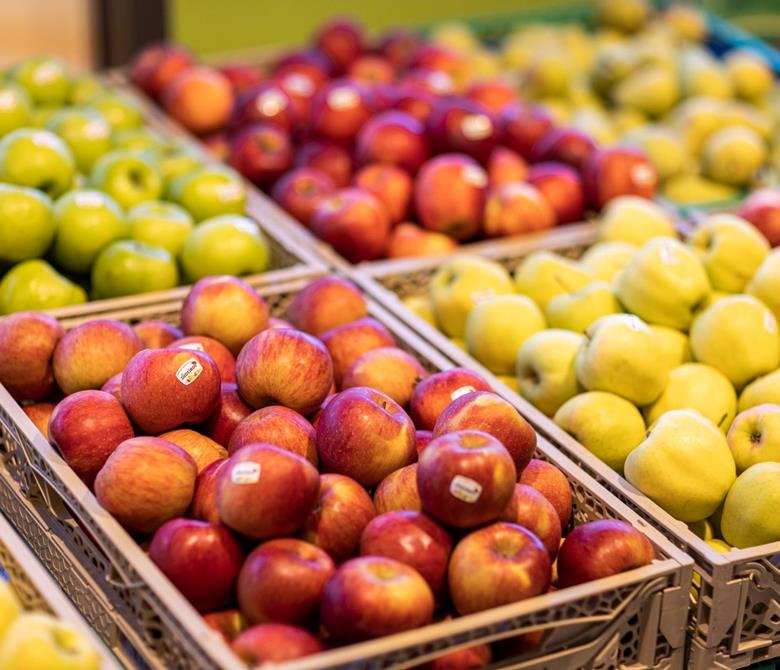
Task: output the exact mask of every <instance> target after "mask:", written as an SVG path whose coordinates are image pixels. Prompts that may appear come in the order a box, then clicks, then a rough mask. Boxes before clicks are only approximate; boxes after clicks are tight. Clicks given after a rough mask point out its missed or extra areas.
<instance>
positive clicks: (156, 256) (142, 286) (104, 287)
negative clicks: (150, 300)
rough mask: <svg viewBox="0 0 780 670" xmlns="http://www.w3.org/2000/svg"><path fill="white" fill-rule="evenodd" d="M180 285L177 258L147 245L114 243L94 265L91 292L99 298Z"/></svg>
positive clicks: (128, 241)
mask: <svg viewBox="0 0 780 670" xmlns="http://www.w3.org/2000/svg"><path fill="white" fill-rule="evenodd" d="M178 284H179V268H178V266H177V265H176V259H175V258H174V257H173V256H172V255H171V254H170V252H168V251H167V250H166V249H163V248H162V247H154V246H152V245H151V244H146V243H145V242H136V241H135V240H119V241H118V242H112V243H111V244H109V245H108V246H107V247H105V248H104V249H103V251H101V252H100V255H99V256H98V257H97V260H96V261H95V264H94V265H93V266H92V290H93V291H94V293H95V297H96V298H115V297H117V296H120V295H135V294H136V293H149V292H150V291H166V290H168V289H171V288H174V287H175V286H177V285H178Z"/></svg>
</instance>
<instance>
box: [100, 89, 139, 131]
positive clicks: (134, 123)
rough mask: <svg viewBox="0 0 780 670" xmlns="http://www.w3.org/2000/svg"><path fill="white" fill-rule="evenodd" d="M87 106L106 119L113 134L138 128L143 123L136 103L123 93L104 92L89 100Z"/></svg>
mask: <svg viewBox="0 0 780 670" xmlns="http://www.w3.org/2000/svg"><path fill="white" fill-rule="evenodd" d="M89 106H90V107H91V108H92V109H94V110H96V111H98V112H100V113H101V114H102V115H103V116H104V117H105V118H106V120H107V121H108V122H109V123H110V124H111V130H112V131H113V132H117V131H120V130H125V129H127V128H140V127H141V126H142V125H143V122H144V114H143V111H142V110H141V108H140V106H139V105H138V103H137V102H136V101H135V100H134V99H133V98H131V97H130V96H128V95H125V94H124V93H119V92H109V91H108V90H106V91H105V92H104V93H102V94H100V95H98V96H96V97H95V98H94V99H92V100H90V101H89Z"/></svg>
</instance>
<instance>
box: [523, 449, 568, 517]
mask: <svg viewBox="0 0 780 670" xmlns="http://www.w3.org/2000/svg"><path fill="white" fill-rule="evenodd" d="M517 482H518V484H525V485H527V486H530V487H531V488H534V489H536V490H537V491H539V493H541V494H542V495H543V496H544V497H545V498H547V500H549V501H550V503H552V506H553V507H554V508H555V511H556V512H557V513H558V517H559V519H560V520H561V529H565V528H566V527H567V526H568V525H569V519H570V518H571V512H572V494H571V487H570V485H569V480H568V479H567V477H566V475H565V474H564V473H563V472H562V471H561V470H559V469H558V468H557V467H556V466H554V465H553V464H552V463H548V462H547V461H542V460H539V459H538V458H532V459H531V461H530V462H529V463H528V465H526V466H525V468H524V469H523V471H522V472H521V473H520V478H519V479H518V480H517Z"/></svg>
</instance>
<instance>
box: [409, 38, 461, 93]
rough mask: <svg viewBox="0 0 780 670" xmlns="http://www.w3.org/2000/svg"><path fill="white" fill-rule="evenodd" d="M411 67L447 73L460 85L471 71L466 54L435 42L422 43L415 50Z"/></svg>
mask: <svg viewBox="0 0 780 670" xmlns="http://www.w3.org/2000/svg"><path fill="white" fill-rule="evenodd" d="M410 67H411V68H412V69H414V68H422V69H428V70H433V71H434V72H443V73H446V74H448V75H449V76H450V77H452V79H453V81H455V82H456V83H457V84H459V85H460V84H462V83H463V81H462V80H463V79H464V77H465V75H467V74H468V71H469V63H468V60H467V56H466V55H465V54H462V53H459V52H457V51H455V50H454V49H451V48H449V47H446V46H443V45H441V44H435V43H433V42H423V43H422V44H420V46H419V48H418V49H417V50H416V51H415V52H414V57H413V58H412V62H411V64H410Z"/></svg>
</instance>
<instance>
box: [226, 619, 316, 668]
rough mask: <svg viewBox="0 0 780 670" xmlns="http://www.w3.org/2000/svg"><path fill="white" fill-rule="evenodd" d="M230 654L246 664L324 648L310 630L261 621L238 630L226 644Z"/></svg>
mask: <svg viewBox="0 0 780 670" xmlns="http://www.w3.org/2000/svg"><path fill="white" fill-rule="evenodd" d="M230 648H231V649H232V650H233V653H234V654H235V655H236V656H238V657H239V658H240V659H241V660H242V661H244V663H246V664H247V665H249V666H252V667H257V666H258V665H263V664H265V663H284V662H285V661H293V660H295V659H297V658H303V657H305V656H311V655H312V654H318V653H319V652H321V651H324V647H323V646H322V643H321V642H320V641H319V640H318V639H317V638H316V637H314V636H313V635H312V634H311V633H308V632H307V631H305V630H303V629H302V628H297V627H295V626H287V625H285V624H280V623H264V624H260V625H259V626H252V627H251V628H247V630H245V631H244V632H242V633H241V634H240V635H239V636H238V637H236V639H235V640H233V642H232V643H231V644H230Z"/></svg>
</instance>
